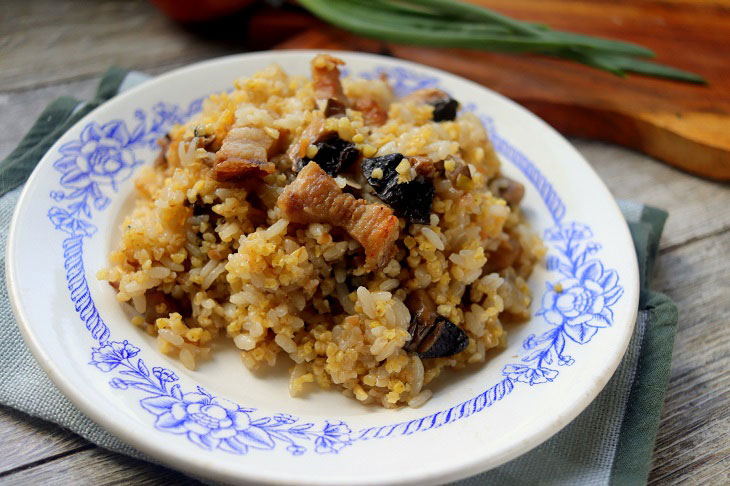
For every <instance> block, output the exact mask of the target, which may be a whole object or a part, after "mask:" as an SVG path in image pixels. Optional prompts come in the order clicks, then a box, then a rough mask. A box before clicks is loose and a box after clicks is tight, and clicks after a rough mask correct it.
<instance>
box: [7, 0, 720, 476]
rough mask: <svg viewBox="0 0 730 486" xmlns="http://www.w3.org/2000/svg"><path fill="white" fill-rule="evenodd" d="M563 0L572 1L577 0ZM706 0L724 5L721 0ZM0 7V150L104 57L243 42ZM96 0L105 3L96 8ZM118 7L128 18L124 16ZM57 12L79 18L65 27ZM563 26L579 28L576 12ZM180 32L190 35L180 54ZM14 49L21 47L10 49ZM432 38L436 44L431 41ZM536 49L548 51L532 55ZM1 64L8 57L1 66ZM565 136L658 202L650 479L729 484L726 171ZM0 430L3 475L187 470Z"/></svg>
mask: <svg viewBox="0 0 730 486" xmlns="http://www.w3.org/2000/svg"><path fill="white" fill-rule="evenodd" d="M527 3H530V4H532V5H533V6H534V5H535V4H536V3H538V2H527V1H526V0H514V2H510V1H508V0H495V2H494V5H495V6H496V7H500V8H502V6H505V5H507V4H510V5H513V6H514V7H513V8H518V7H520V5H525V4H527ZM551 3H554V2H549V1H547V0H546V2H545V5H546V6H545V9H544V10H545V11H544V13H543V15H554V14H553V13H551V12H552V10H551V8H550V5H549V4H551ZM563 3H564V4H565V5H570V6H572V8H576V9H581V8H583V7H581V4H580V3H579V2H577V1H573V0H569V1H566V2H563ZM639 3H641V4H661V5H662V6H664V7H666V6H667V5H669V4H672V5H675V6H676V8H677V9H679V11H681V9H682V8H685V6H686V3H687V2H686V1H685V0H676V1H674V2H672V1H668V0H665V1H661V2H651V1H644V2H639ZM714 3H715V4H717V5H718V6H719V7H722V8H730V1H728V0H726V1H724V2H714ZM632 4H637V2H628V1H623V2H616V3H615V5H616V6H617V7H616V8H618V7H621V6H623V7H622V8H624V9H631V8H633V7H632ZM508 7H509V5H507V6H506V7H504V8H505V9H506V8H508ZM505 11H506V10H505ZM0 12H2V13H0V124H1V125H2V126H3V130H0V158H2V157H4V156H5V155H6V154H7V153H8V152H9V151H10V150H11V149H12V148H13V147H14V146H15V144H16V143H17V140H18V139H19V137H21V136H22V134H23V133H24V132H25V131H26V130H27V129H28V127H29V126H30V125H31V123H32V122H33V121H34V120H35V118H36V117H37V116H38V114H39V113H40V112H41V110H42V109H43V107H44V106H45V105H46V104H47V103H48V102H49V101H51V100H52V99H53V98H55V97H56V96H59V95H72V96H77V97H80V98H87V97H89V96H90V95H91V94H92V93H93V91H94V89H95V87H96V83H97V82H98V77H99V76H100V75H101V73H102V72H103V71H104V70H105V69H106V68H107V67H108V66H109V65H110V64H112V63H121V64H124V65H127V66H131V67H136V68H141V69H145V70H152V71H154V72H161V71H165V70H167V69H170V68H172V67H176V66H178V65H181V64H185V63H187V62H189V60H191V59H199V58H209V57H216V56H219V55H223V54H226V53H229V52H232V51H236V50H240V49H241V48H242V46H243V45H244V44H245V43H244V42H241V41H237V40H236V39H235V38H234V39H231V38H230V37H228V38H225V37H224V38H221V37H220V36H218V37H216V36H215V35H213V34H211V33H210V31H211V29H214V28H215V27H214V26H211V25H208V26H203V27H201V28H200V29H199V30H197V31H195V30H194V31H191V30H189V29H181V28H180V27H178V26H176V25H175V24H172V23H170V22H168V21H166V20H165V19H164V18H162V17H161V16H160V15H159V14H158V13H157V12H156V11H154V10H153V9H151V8H150V6H149V5H148V4H147V2H145V1H144V0H136V1H132V0H130V1H127V2H117V1H112V0H100V1H97V2H82V1H80V0H71V1H63V2H61V1H59V2H55V1H52V0H35V1H33V2H10V1H3V0H0ZM7 12H10V13H12V14H13V15H14V16H15V17H16V18H17V19H18V20H17V22H16V23H17V26H11V25H10V24H12V23H13V21H12V20H11V19H10V17H9V16H8V15H7ZM105 12H112V13H114V15H111V16H110V17H108V18H106V17H103V16H102V15H101V14H103V13H105ZM721 12H722V11H721ZM30 13H33V15H32V16H31V15H30ZM515 15H517V13H515ZM723 15H724V14H723ZM23 16H25V17H23ZM102 17H103V18H102ZM130 18H131V19H136V20H134V22H132V24H130V23H128V22H130V20H129V19H130ZM267 18H268V20H266V21H265V22H260V23H257V24H256V25H257V26H258V27H257V29H258V30H257V31H255V30H253V31H252V32H259V33H261V34H255V35H254V36H255V37H256V36H258V37H261V38H262V39H263V37H264V36H263V33H265V32H266V31H270V30H275V29H276V28H277V27H276V26H278V28H279V29H280V30H287V29H289V30H290V31H291V32H296V31H297V30H301V28H302V24H301V22H300V20H298V17H296V16H294V17H287V18H282V19H277V18H275V17H271V16H269V17H267ZM526 18H527V17H526ZM535 18H536V17H535ZM82 19H86V20H82ZM90 19H93V20H94V21H95V22H97V23H98V25H99V26H100V27H98V28H89V29H86V30H85V31H84V33H83V34H81V33H80V31H81V30H83V29H82V25H83V22H88V21H89V20H90ZM558 21H560V19H556V22H555V23H556V25H558V24H557V22H558ZM266 22H269V23H266ZM20 25H22V26H23V28H20V27H18V26H20ZM130 25H131V26H132V27H131V28H133V29H136V31H135V35H136V37H137V38H136V39H128V38H126V37H125V36H131V34H129V32H128V31H129V29H130ZM8 26H10V27H12V29H11V28H10V27H8ZM69 26H74V27H73V29H76V31H78V32H71V33H69ZM120 26H123V28H122V27H120ZM568 27H570V28H573V29H574V30H579V25H577V24H576V25H573V26H568ZM73 29H71V30H73ZM124 30H126V31H127V33H126V34H125V33H123V32H122V31H124ZM107 32H108V34H107ZM250 35H251V34H250ZM607 35H608V33H607ZM617 37H618V35H617ZM49 39H52V40H49ZM125 39H126V40H125ZM211 39H213V40H211ZM124 42H128V44H124ZM353 42H354V44H353V45H355V46H356V47H357V48H359V49H362V50H368V51H371V52H377V51H379V50H383V49H384V47H385V46H383V45H382V44H381V43H378V42H373V41H368V40H364V39H358V40H356V41H353ZM130 46H132V47H134V48H130ZM140 46H141V47H140ZM161 46H162V47H164V46H167V49H164V48H162V47H161ZM186 46H192V47H191V49H192V54H191V51H189V50H188V49H186ZM299 47H307V44H302V45H299ZM323 47H324V46H323ZM21 49H22V55H20V54H19V53H18V52H17V51H18V50H21ZM89 49H91V50H92V51H93V50H94V49H99V50H101V51H102V52H104V53H105V54H106V56H107V57H106V58H104V56H97V54H98V52H84V50H85V51H88V50H89ZM47 50H48V51H50V52H51V53H50V54H49V53H48V52H45V51H47ZM433 52H434V56H435V55H436V52H437V51H433ZM34 56H36V57H34ZM495 56H496V57H495V61H494V62H495V63H496V64H497V65H498V66H500V69H505V70H508V69H523V70H522V71H521V72H522V75H521V76H523V77H527V76H533V75H534V74H533V72H532V71H529V70H527V67H521V66H522V63H525V64H526V65H527V66H528V67H529V65H532V64H533V62H535V63H537V64H538V66H537V67H535V68H534V69H535V70H536V71H537V73H538V74H539V73H540V72H541V71H550V69H553V68H551V67H550V66H560V69H565V68H567V66H568V65H565V66H563V65H562V64H561V63H560V62H559V61H552V60H544V61H538V60H531V61H529V62H528V61H526V60H523V59H518V60H517V62H518V63H517V64H514V65H513V64H510V62H511V61H510V59H511V58H510V57H509V56H498V55H495ZM40 59H43V61H40ZM433 59H437V58H436V57H434V58H433ZM434 62H435V61H434ZM541 62H547V63H548V64H547V65H546V66H542V65H540V63H541ZM554 63H558V64H554ZM677 64H679V63H677ZM8 66H10V67H11V69H10V71H6V70H5V68H7V67H8ZM575 68H576V69H578V70H582V69H583V68H581V67H579V66H576V67H575ZM570 69H572V68H570ZM518 72H519V71H518ZM585 72H592V71H585ZM594 75H596V76H598V77H600V78H603V76H604V75H603V74H602V73H594ZM515 76H517V75H515ZM607 79H609V80H611V79H612V78H610V76H609V77H608V78H607ZM487 81H489V80H487ZM643 81H646V80H642V83H643ZM508 87H509V86H506V87H505V86H502V88H501V89H506V88H508ZM646 89H647V90H649V91H650V89H649V88H646ZM572 141H573V143H574V144H575V145H576V146H577V148H578V149H579V151H580V152H581V153H582V154H583V155H584V156H585V157H586V158H587V159H588V160H589V162H590V163H591V164H592V165H593V167H594V169H595V170H596V171H597V172H598V173H599V175H600V176H601V177H602V178H603V180H604V181H605V182H606V184H607V185H608V187H609V188H610V189H611V191H612V192H613V193H614V195H616V196H617V197H621V198H626V199H633V200H637V201H641V202H645V203H648V204H653V205H655V206H659V207H663V208H665V209H667V210H669V212H670V219H669V220H668V222H667V227H666V230H665V234H664V237H663V239H662V244H661V246H662V255H661V258H660V260H659V263H658V273H657V289H658V290H660V291H664V292H666V293H667V294H669V295H670V296H671V297H672V298H673V299H675V300H676V301H677V302H678V305H679V308H680V322H679V327H678V331H677V340H676V344H675V351H674V359H673V365H672V375H671V379H670V384H669V389H668V392H667V397H666V404H665V409H664V412H663V416H662V422H661V425H660V429H659V435H658V438H657V444H656V450H655V453H654V465H653V469H652V472H651V476H650V482H651V484H656V485H665V484H669V485H673V484H682V483H685V482H690V483H705V484H712V485H714V484H730V451H729V450H728V444H730V435H729V434H730V418H729V417H728V411H729V410H730V396H728V391H727V390H728V389H730V372H729V371H728V370H730V358H728V356H730V307H729V302H730V299H728V296H729V295H730V289H728V282H730V275H729V274H728V273H729V271H730V270H729V267H730V265H728V263H727V255H728V253H729V252H730V231H729V229H730V211H728V208H730V190H728V186H727V185H725V184H718V183H714V182H710V181H706V180H701V179H697V178H694V177H691V176H689V175H687V174H685V173H682V172H680V171H677V170H675V169H673V168H670V167H667V166H665V165H663V164H661V163H658V162H656V161H655V160H652V159H650V158H648V157H646V156H644V155H641V154H639V153H636V152H631V151H628V150H625V149H623V148H621V147H616V146H612V145H607V144H604V143H600V142H594V141H590V140H585V139H573V140H572ZM0 437H3V439H2V440H0V458H1V459H0V461H3V462H0V482H1V483H3V484H47V483H48V484H50V483H52V484H149V485H158V484H160V485H161V484H171V483H175V484H178V483H179V484H199V483H197V482H195V481H194V480H192V479H189V478H187V477H185V476H183V475H181V474H179V473H176V472H172V471H170V470H169V469H166V468H163V467H159V466H154V465H150V464H147V463H144V462H141V461H137V460H134V459H129V458H126V457H123V456H119V455H117V454H113V453H109V452H106V451H103V450H99V449H97V448H93V449H86V448H87V447H93V446H91V445H90V444H89V443H88V442H86V441H85V440H83V439H81V438H79V437H77V436H75V435H73V434H71V433H69V432H66V431H63V430H62V429H60V428H59V427H57V426H54V425H51V424H47V423H44V422H42V421H39V420H36V419H31V418H28V417H26V416H25V415H24V414H21V413H18V412H14V411H10V410H5V409H2V408H0ZM7 439H10V440H7Z"/></svg>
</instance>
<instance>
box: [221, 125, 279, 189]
mask: <svg viewBox="0 0 730 486" xmlns="http://www.w3.org/2000/svg"><path fill="white" fill-rule="evenodd" d="M279 135H281V134H279ZM279 138H280V137H277V138H274V137H272V136H271V135H269V134H268V133H267V132H266V131H264V130H263V129H261V128H257V127H234V128H232V129H231V130H230V131H229V132H228V134H227V135H226V137H225V138H224V139H223V144H222V145H221V148H220V150H218V152H216V154H215V166H214V167H213V174H214V176H215V178H216V180H218V181H220V182H238V181H242V180H244V179H247V178H249V177H264V176H265V175H268V174H272V173H273V172H274V170H275V167H274V164H273V162H270V161H269V156H271V155H272V153H273V152H274V150H275V149H276V147H277V146H278V140H279Z"/></svg>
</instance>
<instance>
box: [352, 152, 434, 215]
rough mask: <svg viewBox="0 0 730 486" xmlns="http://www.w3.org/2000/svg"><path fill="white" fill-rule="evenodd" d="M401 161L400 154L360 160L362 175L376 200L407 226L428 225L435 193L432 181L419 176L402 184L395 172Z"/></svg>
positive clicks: (401, 156)
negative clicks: (385, 205)
mask: <svg viewBox="0 0 730 486" xmlns="http://www.w3.org/2000/svg"><path fill="white" fill-rule="evenodd" d="M402 160H403V155H402V154H388V155H383V156H380V157H373V158H369V159H364V160H363V161H362V174H363V175H364V176H365V178H366V179H367V181H368V183H369V184H370V185H371V186H372V188H373V189H374V190H375V193H376V194H377V195H378V197H379V198H380V199H382V200H383V202H385V203H386V204H388V205H389V206H390V207H392V208H393V211H394V212H395V213H396V214H397V215H399V216H403V217H404V218H406V219H407V220H408V221H410V222H411V223H418V224H428V223H429V221H430V220H431V205H432V204H433V197H434V194H435V190H434V187H433V180H432V179H430V178H428V177H424V176H423V175H420V174H419V175H416V177H415V178H413V179H412V180H410V181H402V180H401V179H400V178H399V175H400V174H398V172H397V171H396V167H398V164H400V163H401V161H402Z"/></svg>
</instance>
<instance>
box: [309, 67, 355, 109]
mask: <svg viewBox="0 0 730 486" xmlns="http://www.w3.org/2000/svg"><path fill="white" fill-rule="evenodd" d="M344 64H345V63H344V61H342V60H341V59H337V58H336V57H332V56H330V55H329V54H319V55H318V56H316V57H315V58H314V59H312V82H313V84H314V97H315V98H316V99H317V101H321V102H324V104H325V105H324V116H327V117H330V116H336V115H344V114H345V108H347V105H348V103H347V98H346V97H345V93H344V92H343V91H342V84H341V83H340V68H339V66H342V65H344Z"/></svg>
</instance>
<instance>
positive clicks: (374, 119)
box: [352, 98, 388, 126]
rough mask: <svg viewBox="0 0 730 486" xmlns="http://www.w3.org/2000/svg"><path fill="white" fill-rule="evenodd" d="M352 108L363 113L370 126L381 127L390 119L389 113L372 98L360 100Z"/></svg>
mask: <svg viewBox="0 0 730 486" xmlns="http://www.w3.org/2000/svg"><path fill="white" fill-rule="evenodd" d="M352 107H353V108H354V109H356V110H357V111H361V112H362V117H363V119H364V120H365V123H366V124H368V125H375V126H380V125H382V124H383V123H385V122H386V120H387V119H388V112H387V111H385V109H384V108H383V107H382V106H380V104H379V103H378V102H377V101H375V100H374V99H372V98H358V99H356V100H355V102H354V104H353V106H352Z"/></svg>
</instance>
